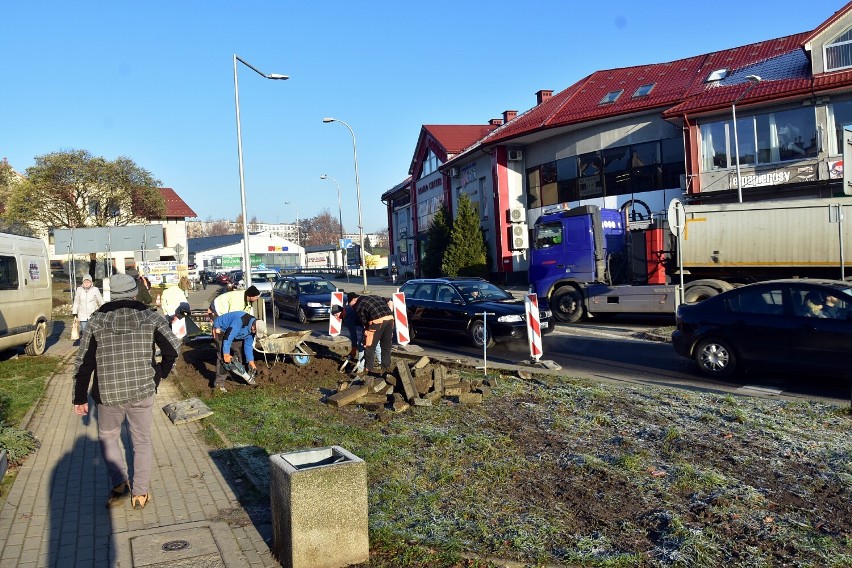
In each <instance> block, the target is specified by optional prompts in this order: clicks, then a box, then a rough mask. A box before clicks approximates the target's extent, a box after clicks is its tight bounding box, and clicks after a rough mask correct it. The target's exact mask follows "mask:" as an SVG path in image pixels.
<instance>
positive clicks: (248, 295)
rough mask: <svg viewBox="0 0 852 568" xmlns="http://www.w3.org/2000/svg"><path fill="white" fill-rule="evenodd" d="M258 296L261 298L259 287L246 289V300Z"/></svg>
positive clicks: (252, 286) (253, 286)
mask: <svg viewBox="0 0 852 568" xmlns="http://www.w3.org/2000/svg"><path fill="white" fill-rule="evenodd" d="M256 296H260V290H258V289H257V286H255V285H251V286H249V287H248V288H246V298H254V297H256Z"/></svg>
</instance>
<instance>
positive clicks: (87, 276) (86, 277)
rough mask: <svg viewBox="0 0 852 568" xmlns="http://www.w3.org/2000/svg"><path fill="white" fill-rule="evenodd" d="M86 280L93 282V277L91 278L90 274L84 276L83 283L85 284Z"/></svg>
mask: <svg viewBox="0 0 852 568" xmlns="http://www.w3.org/2000/svg"><path fill="white" fill-rule="evenodd" d="M86 280H88V281H89V282H91V281H92V277H91V276H89V275H88V274H84V275H83V282H85V281H86Z"/></svg>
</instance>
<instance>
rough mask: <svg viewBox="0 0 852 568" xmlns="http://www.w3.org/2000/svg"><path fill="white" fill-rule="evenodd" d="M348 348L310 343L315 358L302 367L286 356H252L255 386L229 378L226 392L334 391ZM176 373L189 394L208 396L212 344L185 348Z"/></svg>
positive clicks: (201, 342)
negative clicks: (271, 389) (273, 388)
mask: <svg viewBox="0 0 852 568" xmlns="http://www.w3.org/2000/svg"><path fill="white" fill-rule="evenodd" d="M347 346H348V343H347V344H346V346H343V347H340V350H339V352H338V351H336V350H332V349H330V348H328V347H325V346H323V345H319V344H312V345H311V348H312V349H314V350H315V351H316V352H317V355H316V356H314V357H311V360H310V362H309V363H308V364H307V365H304V366H299V365H297V364H295V363H294V362H293V361H292V360H291V359H290V357H287V356H282V355H279V356H277V357H273V356H268V357H267V358H266V359H264V357H263V355H260V354H255V355H256V359H255V363H256V365H257V376H256V377H255V382H256V384H255V385H247V384H245V382H244V381H242V380H240V379H239V378H236V377H233V376H231V377H229V378H228V380H227V382H226V385H225V386H226V388H227V389H228V390H229V391H230V390H231V389H234V390H251V389H255V388H263V387H265V386H271V385H275V386H277V387H280V388H283V389H285V390H290V391H300V392H308V391H318V392H319V393H327V392H331V389H336V388H337V383H336V377H338V375H340V376H341V377H342V376H343V375H342V374H340V373H339V372H338V370H337V369H338V367H339V365H340V361H341V359H340V357H341V356H342V354H343V352H344V351H345V349H346V347H347ZM175 372H178V373H180V376H181V384H182V385H183V386H184V388H186V389H187V390H188V391H189V392H191V393H192V394H194V395H198V394H209V391H210V389H211V388H212V387H213V381H214V380H215V378H216V349H215V348H214V346H213V344H212V342H210V341H204V340H198V341H194V342H192V343H190V344H189V345H187V347H186V348H184V352H183V358H182V360H180V361H179V362H178V363H177V365H176V367H175Z"/></svg>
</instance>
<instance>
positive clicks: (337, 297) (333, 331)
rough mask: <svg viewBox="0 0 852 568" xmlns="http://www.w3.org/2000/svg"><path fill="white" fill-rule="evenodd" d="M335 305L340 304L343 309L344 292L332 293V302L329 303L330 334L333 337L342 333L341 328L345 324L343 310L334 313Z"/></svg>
mask: <svg viewBox="0 0 852 568" xmlns="http://www.w3.org/2000/svg"><path fill="white" fill-rule="evenodd" d="M334 306H340V308H341V310H342V309H343V292H332V293H331V304H330V305H329V314H328V334H329V335H330V336H332V337H337V336H338V335H340V328H341V326H342V324H343V312H342V311H341V312H340V313H338V314H334V313H333V312H334Z"/></svg>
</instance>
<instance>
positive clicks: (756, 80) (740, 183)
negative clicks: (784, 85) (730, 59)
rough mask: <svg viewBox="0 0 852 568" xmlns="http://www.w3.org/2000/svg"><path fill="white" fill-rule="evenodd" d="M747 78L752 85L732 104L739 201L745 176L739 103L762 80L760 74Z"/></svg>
mask: <svg viewBox="0 0 852 568" xmlns="http://www.w3.org/2000/svg"><path fill="white" fill-rule="evenodd" d="M746 79H747V80H748V81H750V82H751V85H749V86H748V88H747V89H746V90H745V91H743V92H742V94H740V96H738V97H737V98H736V99H735V100H734V104H732V105H731V114H733V115H734V154H736V160H737V200H738V202H739V203H742V202H743V178H742V176H741V175H740V141H739V139H738V138H737V103H738V102H740V99H742V98H743V97H744V96H746V95H747V94H748V92H749V91H750V90H752V89H753V88H754V86H755V85H757V84H758V83H760V81H761V80H762V79H761V78H760V76H759V75H749V76H747V77H746Z"/></svg>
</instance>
